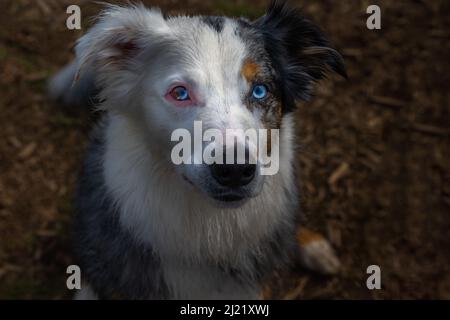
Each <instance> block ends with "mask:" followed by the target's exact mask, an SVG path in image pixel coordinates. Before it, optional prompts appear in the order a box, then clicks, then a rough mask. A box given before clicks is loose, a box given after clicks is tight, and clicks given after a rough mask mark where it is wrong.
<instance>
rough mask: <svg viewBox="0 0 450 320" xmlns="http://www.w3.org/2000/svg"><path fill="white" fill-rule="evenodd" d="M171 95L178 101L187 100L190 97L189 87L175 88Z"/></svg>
mask: <svg viewBox="0 0 450 320" xmlns="http://www.w3.org/2000/svg"><path fill="white" fill-rule="evenodd" d="M170 95H171V96H172V98H174V99H175V100H177V101H186V100H189V99H190V97H189V91H188V89H186V88H185V87H183V86H178V87H175V88H173V89H172V91H171V92H170Z"/></svg>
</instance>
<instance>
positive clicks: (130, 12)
mask: <svg viewBox="0 0 450 320" xmlns="http://www.w3.org/2000/svg"><path fill="white" fill-rule="evenodd" d="M77 57H78V63H79V67H80V70H81V72H82V70H83V68H84V67H85V65H89V67H90V68H91V69H93V70H94V72H95V73H96V77H97V81H98V83H99V86H100V87H101V88H102V93H101V98H103V99H105V100H106V102H105V106H106V108H112V109H114V110H113V111H114V112H119V113H121V114H123V115H125V116H127V117H130V118H133V119H135V120H137V121H138V122H139V123H140V126H142V130H144V131H145V132H146V135H148V136H149V141H151V143H149V145H151V146H150V147H152V148H153V150H154V151H157V152H160V153H161V154H164V155H166V157H165V158H166V160H167V161H168V162H171V160H173V158H172V157H171V156H173V153H172V151H173V148H174V147H175V145H176V142H175V141H172V140H173V139H171V138H173V133H174V132H176V130H177V129H185V131H186V132H188V133H189V134H190V137H191V138H192V139H193V140H195V139H197V141H192V143H191V142H189V143H188V145H190V146H191V147H192V148H189V149H190V150H188V149H185V150H183V153H186V152H190V154H189V155H188V157H187V158H188V159H190V160H192V161H190V162H188V163H181V164H178V165H176V164H173V166H174V168H175V170H176V171H177V173H178V174H179V175H180V177H181V178H183V180H185V181H187V182H188V183H190V184H192V185H193V186H194V187H195V188H197V189H198V190H200V191H201V192H203V193H204V194H206V195H208V196H209V197H210V198H212V199H214V200H216V201H217V202H218V203H220V204H221V205H223V204H225V203H226V204H227V205H233V206H236V205H239V204H241V203H243V202H244V201H245V200H246V199H248V198H250V197H254V196H257V195H258V194H259V192H260V191H261V189H262V187H263V184H264V180H265V179H264V176H263V175H262V174H261V173H262V169H261V163H260V162H259V159H260V157H261V156H262V155H268V154H271V152H273V151H274V150H279V145H278V144H280V143H281V144H282V143H283V141H278V140H277V139H272V138H271V136H270V134H271V131H276V130H279V129H280V128H282V124H283V117H284V116H285V115H286V114H288V113H289V112H291V111H292V110H293V109H294V107H295V104H296V102H298V101H299V100H306V99H307V98H308V97H309V94H310V92H311V86H312V84H313V82H314V81H316V80H319V79H321V78H323V77H324V74H325V71H326V70H327V69H328V68H331V69H333V70H334V71H336V72H338V73H340V74H342V75H345V71H344V66H343V62H342V58H341V56H340V55H339V54H338V53H337V52H336V51H335V50H333V49H331V48H330V47H329V45H328V42H327V40H326V39H325V38H324V36H323V34H322V33H321V32H320V31H319V30H318V29H317V28H316V27H315V26H314V25H312V24H311V22H309V21H307V20H305V19H304V18H303V16H302V15H301V14H300V13H299V11H298V10H292V9H289V8H288V7H286V6H285V5H278V4H273V5H271V7H270V8H269V10H268V12H267V14H266V15H265V16H263V17H262V18H260V19H258V20H257V21H254V22H250V21H247V20H243V19H231V18H225V17H169V18H164V17H163V16H162V15H161V14H160V13H159V12H158V11H155V10H148V9H145V8H144V7H131V8H119V7H110V8H109V9H108V10H106V11H105V14H104V15H103V16H102V17H101V19H100V22H99V23H98V24H97V25H96V26H95V27H94V28H93V29H91V30H90V31H89V32H88V34H87V35H86V36H84V37H83V38H82V39H81V40H80V42H79V44H78V46H77ZM195 121H201V129H200V131H196V130H195ZM197 124H198V122H197ZM197 129H198V128H197ZM208 129H213V130H216V132H217V133H218V135H219V136H221V137H222V138H221V139H218V136H217V135H216V136H215V137H214V139H212V138H211V137H209V139H204V138H205V137H204V136H203V134H204V133H205V132H206V131H207V130H208ZM248 129H256V130H259V129H266V130H267V131H264V130H263V131H258V132H264V133H266V135H269V136H268V137H266V141H265V143H264V144H256V145H255V143H254V141H253V142H252V141H250V142H249V141H248V140H246V136H245V135H243V132H244V131H245V130H248ZM199 132H200V136H199V135H198V133H199ZM230 137H231V139H230V140H228V138H230ZM155 144H157V145H158V147H157V148H155ZM199 146H200V148H199ZM211 146H212V147H213V149H214V150H215V151H214V152H213V153H214V155H217V152H218V151H220V152H223V153H222V155H223V156H224V157H223V160H224V161H225V160H226V155H227V154H228V153H229V152H230V151H231V152H235V155H234V157H233V156H232V160H234V161H232V162H233V163H230V162H229V161H227V162H226V164H225V163H219V162H212V163H211V162H209V163H208V162H207V161H197V162H196V161H194V159H197V160H198V159H199V158H200V159H201V160H204V158H203V157H204V150H205V148H208V147H210V148H211ZM239 147H242V150H244V152H243V154H244V157H243V158H244V159H243V161H241V162H239V163H236V160H237V159H236V154H237V153H238V152H237V151H236V150H237V149H238V148H239ZM289 147H292V146H289ZM183 156H186V154H184V155H183ZM250 159H254V160H255V161H251V160H250ZM241 160H242V159H241Z"/></svg>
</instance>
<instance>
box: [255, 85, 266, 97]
mask: <svg viewBox="0 0 450 320" xmlns="http://www.w3.org/2000/svg"><path fill="white" fill-rule="evenodd" d="M252 95H253V98H255V99H258V100H261V99H264V98H265V97H266V96H267V88H266V86H265V85H263V84H258V85H256V86H254V87H253V92H252Z"/></svg>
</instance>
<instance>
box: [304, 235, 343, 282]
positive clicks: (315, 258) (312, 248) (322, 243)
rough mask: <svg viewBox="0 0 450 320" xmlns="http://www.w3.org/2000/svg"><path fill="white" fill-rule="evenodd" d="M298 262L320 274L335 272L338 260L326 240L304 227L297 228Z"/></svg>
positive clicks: (338, 265)
mask: <svg viewBox="0 0 450 320" xmlns="http://www.w3.org/2000/svg"><path fill="white" fill-rule="evenodd" d="M296 236H297V243H298V260H299V263H300V264H301V265H302V266H304V267H306V268H308V269H310V270H312V271H316V272H319V273H321V274H336V273H338V272H339V269H340V265H341V264H340V262H339V259H338V258H337V256H336V254H335V252H334V250H333V248H332V247H331V245H330V243H329V242H328V240H326V239H325V237H324V236H322V235H321V234H319V233H317V232H314V231H311V230H309V229H307V228H305V227H299V228H298V229H297V234H296Z"/></svg>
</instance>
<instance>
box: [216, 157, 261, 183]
mask: <svg viewBox="0 0 450 320" xmlns="http://www.w3.org/2000/svg"><path fill="white" fill-rule="evenodd" d="M210 168H211V174H212V176H213V177H214V179H216V181H217V182H218V183H220V184H221V185H222V186H225V187H230V188H236V187H242V186H245V185H247V184H249V183H250V182H251V181H252V180H253V178H254V177H255V172H256V165H255V164H216V163H214V164H212V165H211V166H210Z"/></svg>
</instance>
